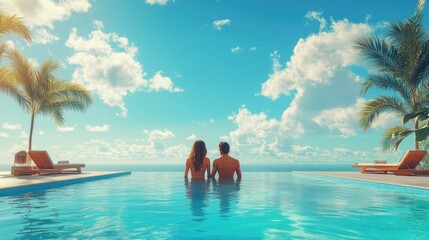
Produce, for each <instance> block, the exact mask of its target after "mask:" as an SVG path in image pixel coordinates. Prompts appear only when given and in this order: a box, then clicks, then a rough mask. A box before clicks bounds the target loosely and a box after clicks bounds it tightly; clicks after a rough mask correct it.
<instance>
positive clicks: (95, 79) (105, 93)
mask: <svg viewBox="0 0 429 240" xmlns="http://www.w3.org/2000/svg"><path fill="white" fill-rule="evenodd" d="M94 25H95V27H96V30H94V31H92V32H91V33H90V34H89V36H88V37H87V38H85V37H80V36H78V35H77V29H76V28H73V29H72V31H71V33H70V36H69V38H68V40H67V42H66V45H67V46H68V47H70V48H72V49H73V50H74V54H73V55H72V56H71V57H69V58H68V59H67V61H68V63H69V64H73V65H77V68H76V70H75V71H74V72H73V76H72V79H73V81H74V82H77V83H80V84H82V85H83V86H85V87H86V88H87V89H88V90H90V91H92V92H94V93H95V94H97V95H98V96H99V97H100V98H101V100H102V101H103V102H104V103H106V104H107V105H109V106H110V107H119V108H120V109H121V110H122V112H121V113H120V114H118V115H120V116H122V117H126V116H127V112H128V110H127V109H126V107H125V103H124V101H123V99H124V97H125V96H127V95H128V94H129V93H134V92H136V91H139V90H144V89H148V90H149V91H150V90H154V89H158V90H161V89H165V90H168V91H172V92H180V91H183V89H181V88H177V87H174V86H173V83H172V81H171V79H170V78H169V77H163V76H161V72H158V73H157V74H155V76H154V78H153V79H151V81H150V85H149V81H148V80H145V79H144V77H145V75H146V73H145V72H144V71H143V67H142V65H141V64H140V62H139V61H138V60H137V59H136V55H137V52H138V49H137V48H136V47H135V46H134V44H132V43H129V41H128V38H126V37H121V36H118V35H117V34H116V33H105V32H103V29H102V27H103V23H102V22H101V21H94ZM149 87H152V88H149Z"/></svg>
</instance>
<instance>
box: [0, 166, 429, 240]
mask: <svg viewBox="0 0 429 240" xmlns="http://www.w3.org/2000/svg"><path fill="white" fill-rule="evenodd" d="M182 174H183V173H178V172H170V173H162V172H156V173H153V172H144V173H142V172H140V173H133V174H132V175H130V176H123V177H118V178H113V179H106V180H100V181H93V182H87V183H79V184H74V185H69V186H64V187H60V188H53V189H48V190H44V191H43V190H40V191H37V192H32V193H26V194H20V195H18V196H6V197H0V212H1V215H0V226H1V229H2V231H1V234H2V237H0V238H1V239H229V238H230V239H343V238H348V239H367V238H371V239H375V238H377V239H427V238H429V234H428V233H429V232H428V229H427V227H428V226H429V209H428V206H429V200H428V194H427V193H425V192H423V191H421V192H418V191H414V192H406V191H405V192H404V191H402V190H401V189H399V190H398V189H394V188H384V187H382V186H381V185H370V186H368V185H365V184H355V183H353V182H347V181H342V180H338V179H330V178H318V177H316V176H309V175H302V174H301V175H298V174H292V173H282V172H269V173H256V172H254V173H246V174H245V175H244V178H243V180H241V181H228V182H219V181H214V180H210V181H192V180H190V179H189V180H186V179H183V178H182Z"/></svg>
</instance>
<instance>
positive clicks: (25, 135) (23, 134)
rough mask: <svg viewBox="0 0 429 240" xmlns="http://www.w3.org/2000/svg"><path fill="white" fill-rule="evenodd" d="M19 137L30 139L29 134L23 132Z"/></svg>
mask: <svg viewBox="0 0 429 240" xmlns="http://www.w3.org/2000/svg"><path fill="white" fill-rule="evenodd" d="M19 137H20V138H28V137H29V135H28V133H27V132H21V134H19Z"/></svg>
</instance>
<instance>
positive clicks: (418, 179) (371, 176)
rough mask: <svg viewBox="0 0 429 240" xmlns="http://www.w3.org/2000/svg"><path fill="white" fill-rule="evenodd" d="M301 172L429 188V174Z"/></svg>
mask: <svg viewBox="0 0 429 240" xmlns="http://www.w3.org/2000/svg"><path fill="white" fill-rule="evenodd" d="M300 173H305V174H313V175H320V176H325V177H336V178H345V179H350V180H357V181H365V182H372V183H380V184H388V185H395V186H403V187H411V188H418V189H425V190H429V175H421V176H396V175H394V174H375V173H360V172H300Z"/></svg>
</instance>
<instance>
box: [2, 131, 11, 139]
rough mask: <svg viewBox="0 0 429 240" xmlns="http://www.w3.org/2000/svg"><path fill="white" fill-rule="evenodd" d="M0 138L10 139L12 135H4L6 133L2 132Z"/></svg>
mask: <svg viewBox="0 0 429 240" xmlns="http://www.w3.org/2000/svg"><path fill="white" fill-rule="evenodd" d="M0 137H3V138H8V137H10V135H9V134H7V133H4V132H0Z"/></svg>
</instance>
